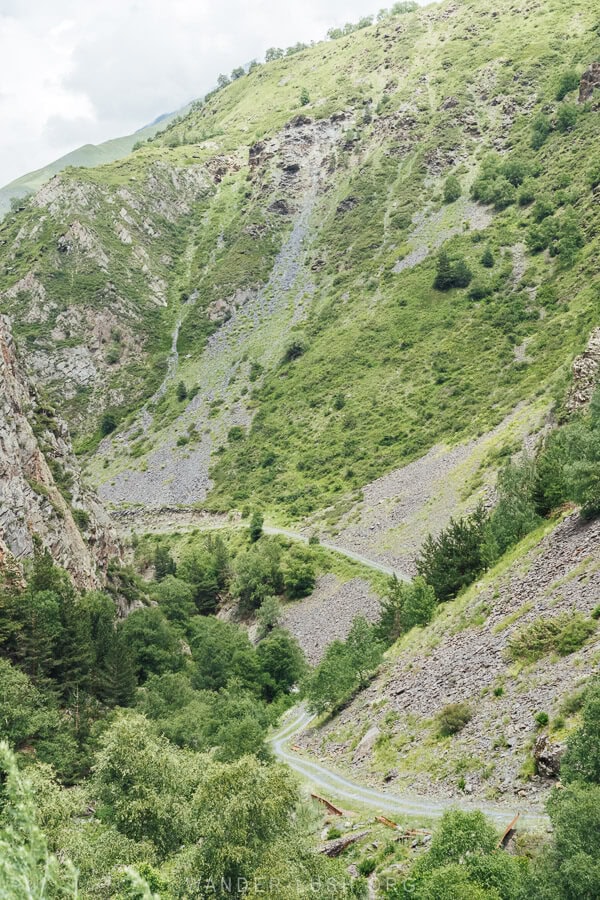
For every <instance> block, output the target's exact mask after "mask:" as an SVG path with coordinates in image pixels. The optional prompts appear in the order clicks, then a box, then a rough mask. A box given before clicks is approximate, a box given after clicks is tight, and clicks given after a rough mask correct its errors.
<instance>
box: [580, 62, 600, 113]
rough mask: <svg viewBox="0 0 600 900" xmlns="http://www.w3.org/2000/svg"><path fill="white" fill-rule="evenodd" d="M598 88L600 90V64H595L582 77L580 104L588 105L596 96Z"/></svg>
mask: <svg viewBox="0 0 600 900" xmlns="http://www.w3.org/2000/svg"><path fill="white" fill-rule="evenodd" d="M596 88H600V62H594V63H592V64H591V66H590V67H589V69H588V70H587V71H586V72H584V73H583V75H582V76H581V82H580V84H579V102H580V103H586V102H587V101H588V100H591V99H592V97H593V96H594V91H595V89H596Z"/></svg>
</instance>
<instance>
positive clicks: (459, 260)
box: [433, 250, 473, 291]
mask: <svg viewBox="0 0 600 900" xmlns="http://www.w3.org/2000/svg"><path fill="white" fill-rule="evenodd" d="M472 277H473V274H472V272H471V270H470V269H469V267H468V265H467V263H466V261H465V260H464V258H463V257H462V256H457V257H454V258H451V257H449V256H448V254H447V252H446V251H445V250H441V251H440V253H439V255H438V258H437V261H436V275H435V280H434V282H433V286H434V288H435V289H436V290H437V291H449V290H450V289H451V288H461V287H463V288H464V287H468V285H469V283H470V281H471V279H472Z"/></svg>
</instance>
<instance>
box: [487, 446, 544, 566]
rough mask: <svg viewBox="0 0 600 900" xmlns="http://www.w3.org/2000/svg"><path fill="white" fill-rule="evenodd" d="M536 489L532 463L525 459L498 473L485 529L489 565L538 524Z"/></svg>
mask: <svg viewBox="0 0 600 900" xmlns="http://www.w3.org/2000/svg"><path fill="white" fill-rule="evenodd" d="M535 486H536V466H535V462H534V461H533V460H531V459H529V458H527V457H523V458H522V459H521V460H520V461H519V462H509V463H508V464H507V465H506V466H505V467H504V468H503V469H502V470H501V471H500V473H499V475H498V482H497V485H496V493H497V503H496V506H495V507H494V510H493V512H492V514H491V516H490V518H489V522H488V523H487V526H486V532H487V533H486V550H485V554H486V558H487V561H488V563H489V564H491V563H493V562H494V561H495V560H496V559H498V558H499V557H500V556H502V555H503V554H504V553H506V551H507V550H508V549H509V548H510V547H512V546H514V545H515V544H517V543H518V542H519V541H520V540H521V539H522V538H524V537H525V535H526V534H529V532H530V531H533V529H534V528H536V527H537V526H538V525H539V524H540V517H539V515H538V513H537V511H536V504H535Z"/></svg>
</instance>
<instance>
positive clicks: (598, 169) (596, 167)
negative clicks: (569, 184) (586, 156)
mask: <svg viewBox="0 0 600 900" xmlns="http://www.w3.org/2000/svg"><path fill="white" fill-rule="evenodd" d="M587 180H588V184H589V185H590V187H591V188H592V190H595V189H596V188H597V187H598V185H600V158H596V159H594V160H592V163H591V165H590V167H589V168H588V170H587Z"/></svg>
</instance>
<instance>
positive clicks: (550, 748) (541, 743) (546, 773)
mask: <svg viewBox="0 0 600 900" xmlns="http://www.w3.org/2000/svg"><path fill="white" fill-rule="evenodd" d="M564 752H565V748H564V747H563V745H562V744H553V743H551V742H550V741H549V740H548V735H547V734H540V736H539V737H538V738H537V740H536V742H535V744H534V747H533V758H534V759H535V767H536V770H537V774H538V775H542V776H543V777H544V778H558V776H559V774H560V761H561V758H562V755H563V753H564Z"/></svg>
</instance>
